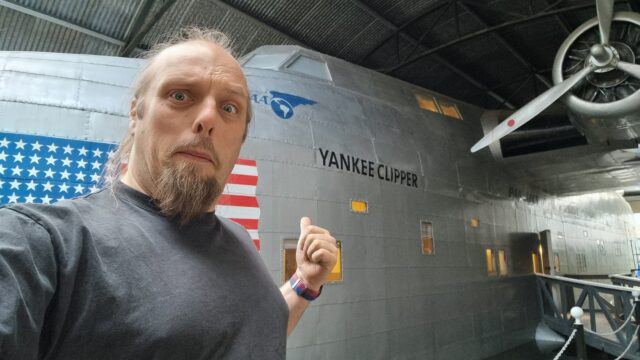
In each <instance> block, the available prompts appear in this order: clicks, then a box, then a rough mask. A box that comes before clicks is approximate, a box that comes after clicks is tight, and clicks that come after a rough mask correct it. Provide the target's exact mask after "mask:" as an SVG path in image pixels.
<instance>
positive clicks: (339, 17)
mask: <svg viewBox="0 0 640 360" xmlns="http://www.w3.org/2000/svg"><path fill="white" fill-rule="evenodd" d="M615 9H616V11H636V12H637V11H640V1H637V0H619V1H616V5H615ZM595 14H596V10H595V1H594V0H557V1H553V0H422V1H416V0H318V1H313V2H310V1H306V0H262V1H257V0H218V1H216V0H181V1H176V0H156V1H154V0H86V1H84V0H59V1H40V0H9V1H7V0H0V29H1V31H2V32H3V33H2V35H3V36H1V37H0V50H25V51H50V52H67V53H89V54H98V55H120V56H135V55H137V54H138V53H139V52H140V50H143V49H146V48H148V47H149V46H150V45H151V44H153V43H154V42H156V41H158V40H159V39H160V38H162V36H164V35H166V34H169V33H172V32H175V31H176V30H177V29H179V28H181V27H183V26H187V25H199V26H207V27H215V28H218V29H220V30H222V31H225V32H226V33H228V34H229V35H230V36H231V37H232V40H233V48H234V49H235V51H236V52H237V53H238V54H239V55H243V54H246V53H247V52H249V51H251V50H253V49H255V48H256V47H258V46H260V45H267V44H269V45H273V44H298V45H302V46H304V47H307V48H310V49H313V50H317V51H320V52H323V53H326V54H329V55H332V56H335V57H338V58H342V59H345V60H347V61H349V62H352V63H355V64H358V65H362V66H365V67H368V68H371V69H374V70H377V71H379V72H382V73H385V74H388V75H390V76H393V77H396V78H399V79H402V80H405V81H408V82H411V83H414V84H416V85H419V86H422V87H425V88H428V89H432V90H435V91H438V92H440V93H443V94H445V95H449V96H451V97H454V98H457V99H460V100H463V101H466V102H469V103H472V104H475V105H478V106H481V107H484V108H488V109H497V108H517V107H520V106H522V105H524V104H526V103H527V102H528V101H529V100H531V99H532V98H534V97H535V96H536V95H537V94H539V93H541V92H543V91H544V90H546V89H547V88H548V87H549V85H550V84H551V74H550V72H551V66H552V63H553V59H554V57H555V53H556V50H557V49H558V48H559V46H560V44H561V43H562V41H563V40H564V38H565V37H566V36H567V35H568V34H569V33H570V32H571V31H572V30H573V29H574V28H576V27H577V26H578V25H580V24H582V23H583V22H584V21H586V20H587V19H590V18H592V17H594V16H595Z"/></svg>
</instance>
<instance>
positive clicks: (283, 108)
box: [270, 91, 316, 119]
mask: <svg viewBox="0 0 640 360" xmlns="http://www.w3.org/2000/svg"><path fill="white" fill-rule="evenodd" d="M270 92H271V95H272V96H273V97H272V98H271V110H273V112H274V113H275V114H276V115H278V116H279V117H280V118H282V119H289V118H291V117H292V116H293V108H295V107H296V106H298V105H313V104H315V103H316V102H315V101H313V100H309V99H305V98H303V97H300V96H296V95H291V94H285V93H281V92H278V91H270Z"/></svg>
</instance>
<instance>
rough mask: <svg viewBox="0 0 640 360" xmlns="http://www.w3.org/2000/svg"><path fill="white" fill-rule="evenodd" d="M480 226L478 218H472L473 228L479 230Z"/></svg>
mask: <svg viewBox="0 0 640 360" xmlns="http://www.w3.org/2000/svg"><path fill="white" fill-rule="evenodd" d="M479 226H480V220H478V218H471V227H474V228H477V227H479Z"/></svg>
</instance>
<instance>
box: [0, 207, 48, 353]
mask: <svg viewBox="0 0 640 360" xmlns="http://www.w3.org/2000/svg"><path fill="white" fill-rule="evenodd" d="M55 288H56V260H55V254H54V249H53V246H52V242H51V236H50V234H49V232H48V231H47V230H46V229H45V228H44V227H42V226H41V225H40V224H38V223H37V222H36V221H34V220H32V219H31V218H29V217H27V216H25V215H23V214H21V213H19V212H17V211H15V210H13V209H11V208H2V209H0V359H35V358H36V357H37V356H38V343H39V342H40V333H41V330H42V325H43V322H44V317H45V312H46V309H47V306H48V304H49V302H50V300H51V298H52V296H53V294H54V292H55Z"/></svg>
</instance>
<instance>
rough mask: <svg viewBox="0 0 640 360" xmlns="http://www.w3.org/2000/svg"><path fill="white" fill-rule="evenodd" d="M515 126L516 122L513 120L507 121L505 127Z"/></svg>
mask: <svg viewBox="0 0 640 360" xmlns="http://www.w3.org/2000/svg"><path fill="white" fill-rule="evenodd" d="M515 124H516V121H515V120H513V119H509V121H507V126H508V127H513V125H515Z"/></svg>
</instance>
